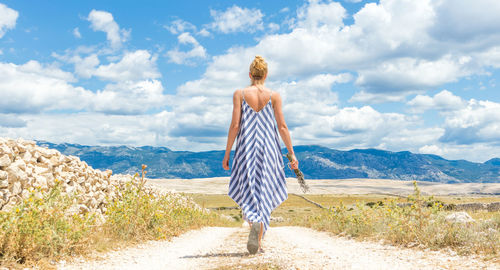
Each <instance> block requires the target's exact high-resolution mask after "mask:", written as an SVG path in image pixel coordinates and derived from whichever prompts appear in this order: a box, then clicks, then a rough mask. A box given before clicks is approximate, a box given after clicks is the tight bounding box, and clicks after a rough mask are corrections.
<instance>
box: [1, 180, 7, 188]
mask: <svg viewBox="0 0 500 270" xmlns="http://www.w3.org/2000/svg"><path fill="white" fill-rule="evenodd" d="M8 187H9V181H7V180H1V181H0V188H8Z"/></svg>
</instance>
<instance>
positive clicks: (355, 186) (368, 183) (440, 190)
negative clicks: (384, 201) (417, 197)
mask: <svg viewBox="0 0 500 270" xmlns="http://www.w3.org/2000/svg"><path fill="white" fill-rule="evenodd" d="M147 181H148V183H149V184H150V185H153V186H154V187H156V188H160V189H165V190H176V191H178V192H184V193H202V194H227V190H228V185H229V177H214V178H196V179H148V180H147ZM417 183H418V186H419V187H420V190H421V192H422V194H423V195H434V196H452V195H469V196H470V195H498V196H500V183H484V184H483V183H460V184H442V183H434V182H423V181H419V182H417ZM307 184H308V185H309V187H310V192H309V193H308V194H383V195H391V194H392V195H403V196H405V195H409V194H412V193H413V182H412V181H401V180H386V179H341V180H308V181H307ZM287 187H288V192H289V193H295V194H302V191H301V190H300V188H299V185H298V184H297V180H296V179H294V178H287Z"/></svg>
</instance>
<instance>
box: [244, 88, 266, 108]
mask: <svg viewBox="0 0 500 270" xmlns="http://www.w3.org/2000/svg"><path fill="white" fill-rule="evenodd" d="M241 93H242V94H241V95H242V102H243V100H244V101H245V102H246V103H247V104H248V105H249V106H250V107H251V108H252V109H253V110H254V111H256V112H258V111H261V110H262V109H263V108H264V107H265V106H266V105H267V103H269V100H271V97H272V91H271V90H270V89H269V88H267V87H259V88H257V86H254V85H252V86H249V87H247V88H245V89H242V90H241Z"/></svg>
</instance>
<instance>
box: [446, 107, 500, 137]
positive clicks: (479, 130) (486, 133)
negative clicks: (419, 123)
mask: <svg viewBox="0 0 500 270" xmlns="http://www.w3.org/2000/svg"><path fill="white" fill-rule="evenodd" d="M444 127H445V130H446V131H445V134H444V135H443V136H442V137H441V138H440V139H439V140H440V141H441V142H444V143H456V144H474V143H480V142H489V143H497V144H498V138H500V103H496V102H491V101H478V100H475V99H471V100H469V101H468V104H467V106H465V107H464V108H462V109H460V110H455V111H452V112H450V113H448V114H446V115H445V124H444Z"/></svg>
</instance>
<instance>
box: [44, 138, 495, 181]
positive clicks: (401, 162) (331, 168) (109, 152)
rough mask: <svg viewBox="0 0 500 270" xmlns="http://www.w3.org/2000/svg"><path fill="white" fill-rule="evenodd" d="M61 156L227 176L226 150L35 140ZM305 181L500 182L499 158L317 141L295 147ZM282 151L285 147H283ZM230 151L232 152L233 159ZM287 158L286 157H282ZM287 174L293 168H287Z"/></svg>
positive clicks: (165, 173) (173, 174)
mask: <svg viewBox="0 0 500 270" xmlns="http://www.w3.org/2000/svg"><path fill="white" fill-rule="evenodd" d="M37 144H38V145H40V146H44V147H48V148H53V149H56V150H58V151H60V152H61V153H63V154H65V155H74V156H78V157H79V158H80V159H81V160H83V161H85V162H87V163H88V164H89V165H90V166H92V167H93V168H96V169H111V170H113V173H122V174H135V173H136V172H140V168H141V165H142V164H146V165H148V174H147V176H148V177H150V178H186V179H189V178H203V177H217V176H229V175H230V171H225V170H224V169H223V168H222V158H223V157H224V151H205V152H189V151H172V150H171V149H168V148H166V147H152V146H142V147H130V146H87V145H79V144H69V143H62V144H54V143H50V142H45V141H37ZM294 150H295V155H296V156H297V159H298V160H299V162H300V163H299V166H300V169H301V171H302V172H303V173H304V176H305V178H306V179H345V178H378V179H400V180H419V181H432V182H443V183H463V182H477V183H488V182H500V158H493V159H490V160H488V161H486V162H484V163H475V162H470V161H466V160H447V159H444V158H442V157H440V156H437V155H429V154H415V153H411V152H408V151H402V152H391V151H385V150H378V149H353V150H350V151H340V150H335V149H331V148H327V147H323V146H317V145H301V146H294ZM282 152H283V154H284V153H286V149H282ZM233 154H234V151H233V152H232V153H231V160H230V162H229V164H231V163H232V157H233ZM283 159H284V161H285V162H286V161H287V159H286V158H285V157H283ZM285 173H286V175H287V176H288V177H292V176H294V174H293V172H292V171H291V170H290V169H288V168H287V167H285Z"/></svg>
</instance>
